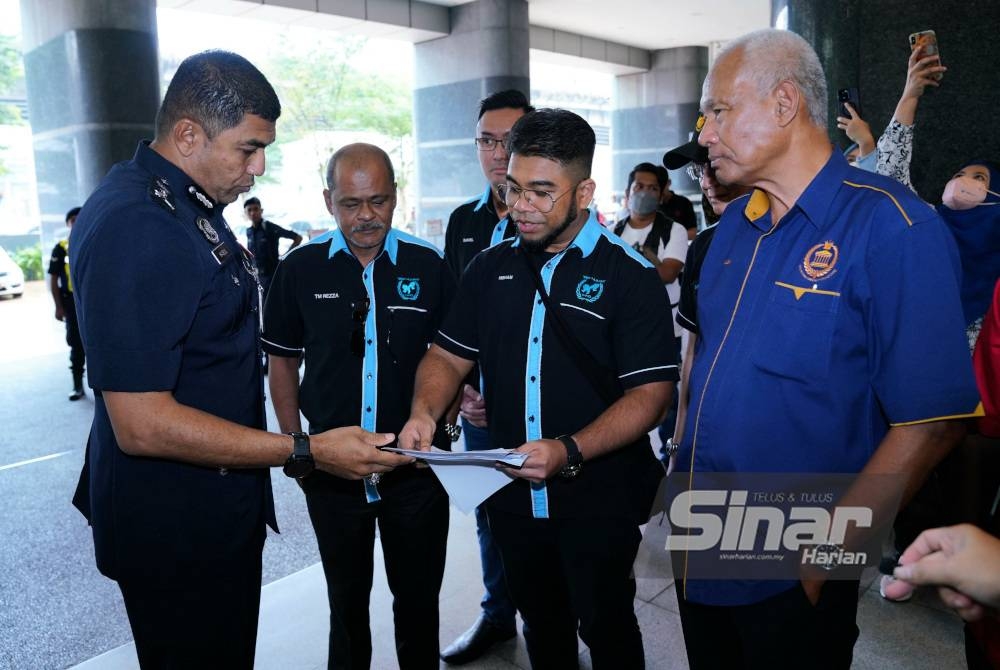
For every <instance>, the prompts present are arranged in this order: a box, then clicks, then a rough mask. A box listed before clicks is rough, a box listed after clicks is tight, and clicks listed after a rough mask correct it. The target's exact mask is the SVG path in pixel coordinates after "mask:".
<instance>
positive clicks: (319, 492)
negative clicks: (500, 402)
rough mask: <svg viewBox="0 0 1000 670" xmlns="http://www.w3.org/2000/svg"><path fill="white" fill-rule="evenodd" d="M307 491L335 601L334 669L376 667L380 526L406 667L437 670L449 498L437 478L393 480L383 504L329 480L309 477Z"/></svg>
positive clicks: (409, 472)
mask: <svg viewBox="0 0 1000 670" xmlns="http://www.w3.org/2000/svg"><path fill="white" fill-rule="evenodd" d="M303 488H304V489H305V492H306V503H307V505H308V507H309V517H310V519H312V524H313V529H314V530H315V531H316V539H317V541H318V543H319V553H320V557H321V558H322V560H323V573H324V574H325V575H326V590H327V596H328V597H329V601H330V640H329V656H328V660H327V667H328V668H331V670H332V669H337V670H367V668H369V667H370V665H371V657H372V638H371V629H370V628H369V614H368V607H369V597H370V595H371V589H372V573H373V571H374V549H375V524H376V522H377V523H378V529H379V535H380V538H381V541H382V551H383V555H384V556H385V574H386V578H387V580H388V583H389V590H390V591H391V592H392V596H393V602H392V612H393V620H394V622H395V632H396V657H397V659H398V661H399V667H400V668H401V670H410V669H413V670H421V669H423V668H434V669H435V670H436V669H437V668H438V667H439V666H440V660H439V657H438V654H439V651H440V643H439V641H438V596H439V594H440V591H441V580H442V578H443V577H444V562H445V551H446V549H447V543H448V496H447V494H446V493H445V492H444V489H443V488H441V485H440V484H439V483H438V481H437V478H436V477H434V475H433V473H431V471H430V470H426V469H423V470H416V469H410V468H406V469H404V470H402V471H396V472H393V473H390V474H389V475H387V476H386V477H385V478H384V479H383V481H382V482H381V483H380V484H379V487H378V489H379V494H380V495H381V497H382V499H381V500H380V501H378V502H374V503H369V502H367V501H366V499H365V495H364V490H363V488H362V485H361V483H360V482H345V481H344V480H338V479H336V478H334V477H331V476H329V475H326V474H324V473H316V474H313V475H310V476H309V477H307V478H306V479H305V481H304V485H303Z"/></svg>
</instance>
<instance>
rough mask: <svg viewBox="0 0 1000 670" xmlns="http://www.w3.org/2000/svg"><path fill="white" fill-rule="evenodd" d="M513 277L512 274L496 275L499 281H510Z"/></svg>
mask: <svg viewBox="0 0 1000 670" xmlns="http://www.w3.org/2000/svg"><path fill="white" fill-rule="evenodd" d="M513 278H514V275H500V276H499V277H497V279H498V280H499V281H510V280H511V279H513Z"/></svg>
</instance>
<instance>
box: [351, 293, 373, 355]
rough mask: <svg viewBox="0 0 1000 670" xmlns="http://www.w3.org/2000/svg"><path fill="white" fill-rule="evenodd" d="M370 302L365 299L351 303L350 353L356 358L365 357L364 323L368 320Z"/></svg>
mask: <svg viewBox="0 0 1000 670" xmlns="http://www.w3.org/2000/svg"><path fill="white" fill-rule="evenodd" d="M371 306H372V303H371V300H369V299H368V298H365V299H364V300H359V301H358V302H352V303H351V321H352V322H353V326H352V327H351V353H352V354H354V355H355V356H357V357H358V358H364V357H365V322H366V321H367V320H368V310H369V309H371Z"/></svg>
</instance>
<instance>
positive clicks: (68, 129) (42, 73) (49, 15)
mask: <svg viewBox="0 0 1000 670" xmlns="http://www.w3.org/2000/svg"><path fill="white" fill-rule="evenodd" d="M121 4H122V2H121V0H118V1H117V2H114V1H111V0H79V1H75V2H71V3H70V2H53V3H29V2H22V22H23V24H24V26H23V27H24V35H25V52H24V67H25V80H26V84H27V97H28V113H29V116H30V120H31V131H32V138H33V145H34V154H35V172H36V176H37V179H38V198H39V209H40V211H41V215H42V222H41V223H42V244H43V247H44V248H47V247H49V246H51V245H52V244H53V243H54V242H55V239H56V235H57V232H58V231H59V230H60V229H61V228H63V227H64V223H63V222H64V216H65V213H66V211H67V210H69V209H70V208H71V207H74V206H77V205H81V204H83V202H84V200H86V198H87V196H88V195H89V194H90V193H91V191H93V189H94V188H95V187H96V186H97V184H98V183H99V182H100V180H101V178H102V177H103V176H104V174H105V173H106V172H107V171H108V169H109V168H110V167H111V166H112V165H114V164H115V163H117V162H119V161H122V160H127V159H129V158H131V157H132V154H133V152H134V151H135V147H136V145H137V144H138V142H139V141H140V140H141V139H147V138H152V136H153V128H154V124H153V122H154V119H155V116H156V110H157V107H158V106H159V102H160V91H159V73H158V68H157V46H156V32H155V25H156V24H155V9H156V6H155V1H154V0H141V1H139V2H135V1H131V2H129V3H127V5H128V6H127V7H124V6H119V5H121ZM116 10H117V11H116Z"/></svg>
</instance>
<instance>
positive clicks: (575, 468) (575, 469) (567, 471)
mask: <svg viewBox="0 0 1000 670" xmlns="http://www.w3.org/2000/svg"><path fill="white" fill-rule="evenodd" d="M582 470H583V464H582V463H576V464H574V465H567V466H565V467H563V469H562V470H560V471H559V476H560V477H565V478H566V479H572V478H573V477H576V476H577V475H578V474H580V472H581V471H582Z"/></svg>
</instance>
